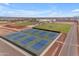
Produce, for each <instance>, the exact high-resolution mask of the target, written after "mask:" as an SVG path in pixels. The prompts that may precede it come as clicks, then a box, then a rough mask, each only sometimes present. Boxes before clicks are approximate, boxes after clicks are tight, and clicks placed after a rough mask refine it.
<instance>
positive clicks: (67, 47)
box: [59, 23, 78, 56]
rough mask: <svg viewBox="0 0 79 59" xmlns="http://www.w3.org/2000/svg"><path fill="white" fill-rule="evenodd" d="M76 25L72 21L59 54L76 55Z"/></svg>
mask: <svg viewBox="0 0 79 59" xmlns="http://www.w3.org/2000/svg"><path fill="white" fill-rule="evenodd" d="M76 45H77V25H76V24H75V23H74V25H73V27H72V28H71V30H70V32H69V33H68V35H67V38H66V41H65V43H64V46H63V48H62V50H61V52H60V54H59V55H60V56H76V55H78V54H77V47H76Z"/></svg>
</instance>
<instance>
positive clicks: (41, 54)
mask: <svg viewBox="0 0 79 59" xmlns="http://www.w3.org/2000/svg"><path fill="white" fill-rule="evenodd" d="M61 35H62V33H60V34H59V35H58V37H57V38H56V39H54V41H52V43H51V44H50V45H49V46H48V47H47V48H46V49H45V50H44V51H43V52H42V53H41V54H40V56H43V55H44V54H45V53H46V52H47V51H48V50H49V49H50V47H51V46H52V45H53V44H54V43H55V42H56V41H57V39H58V38H59V37H60V36H61Z"/></svg>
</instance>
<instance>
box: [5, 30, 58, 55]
mask: <svg viewBox="0 0 79 59" xmlns="http://www.w3.org/2000/svg"><path fill="white" fill-rule="evenodd" d="M58 35H59V33H58V32H51V31H45V30H39V29H30V30H23V31H20V32H14V33H11V34H8V35H5V36H4V38H5V39H6V40H8V41H10V42H12V43H14V44H15V45H17V46H20V47H21V48H22V49H24V50H25V51H27V52H29V53H31V54H32V55H40V54H41V53H42V52H43V51H44V50H45V49H46V48H47V47H48V46H49V44H51V42H52V41H53V40H54V39H55V38H56V37H57V36H58Z"/></svg>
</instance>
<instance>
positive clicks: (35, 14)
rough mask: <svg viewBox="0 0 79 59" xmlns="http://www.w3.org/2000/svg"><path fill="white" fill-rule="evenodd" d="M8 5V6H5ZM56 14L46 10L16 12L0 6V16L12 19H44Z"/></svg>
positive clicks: (51, 10)
mask: <svg viewBox="0 0 79 59" xmlns="http://www.w3.org/2000/svg"><path fill="white" fill-rule="evenodd" d="M7 5H8V4H7ZM55 14H56V12H55V11H53V9H48V10H23V9H21V10H16V9H11V8H9V7H7V6H6V7H5V6H3V5H0V16H11V17H12V16H14V17H43V16H44V17H45V16H54V15H55Z"/></svg>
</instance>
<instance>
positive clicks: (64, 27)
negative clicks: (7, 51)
mask: <svg viewBox="0 0 79 59" xmlns="http://www.w3.org/2000/svg"><path fill="white" fill-rule="evenodd" d="M34 28H39V29H45V30H52V31H59V32H63V33H67V32H68V31H69V29H70V28H71V25H70V24H61V23H46V24H42V25H38V26H36V27H34Z"/></svg>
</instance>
